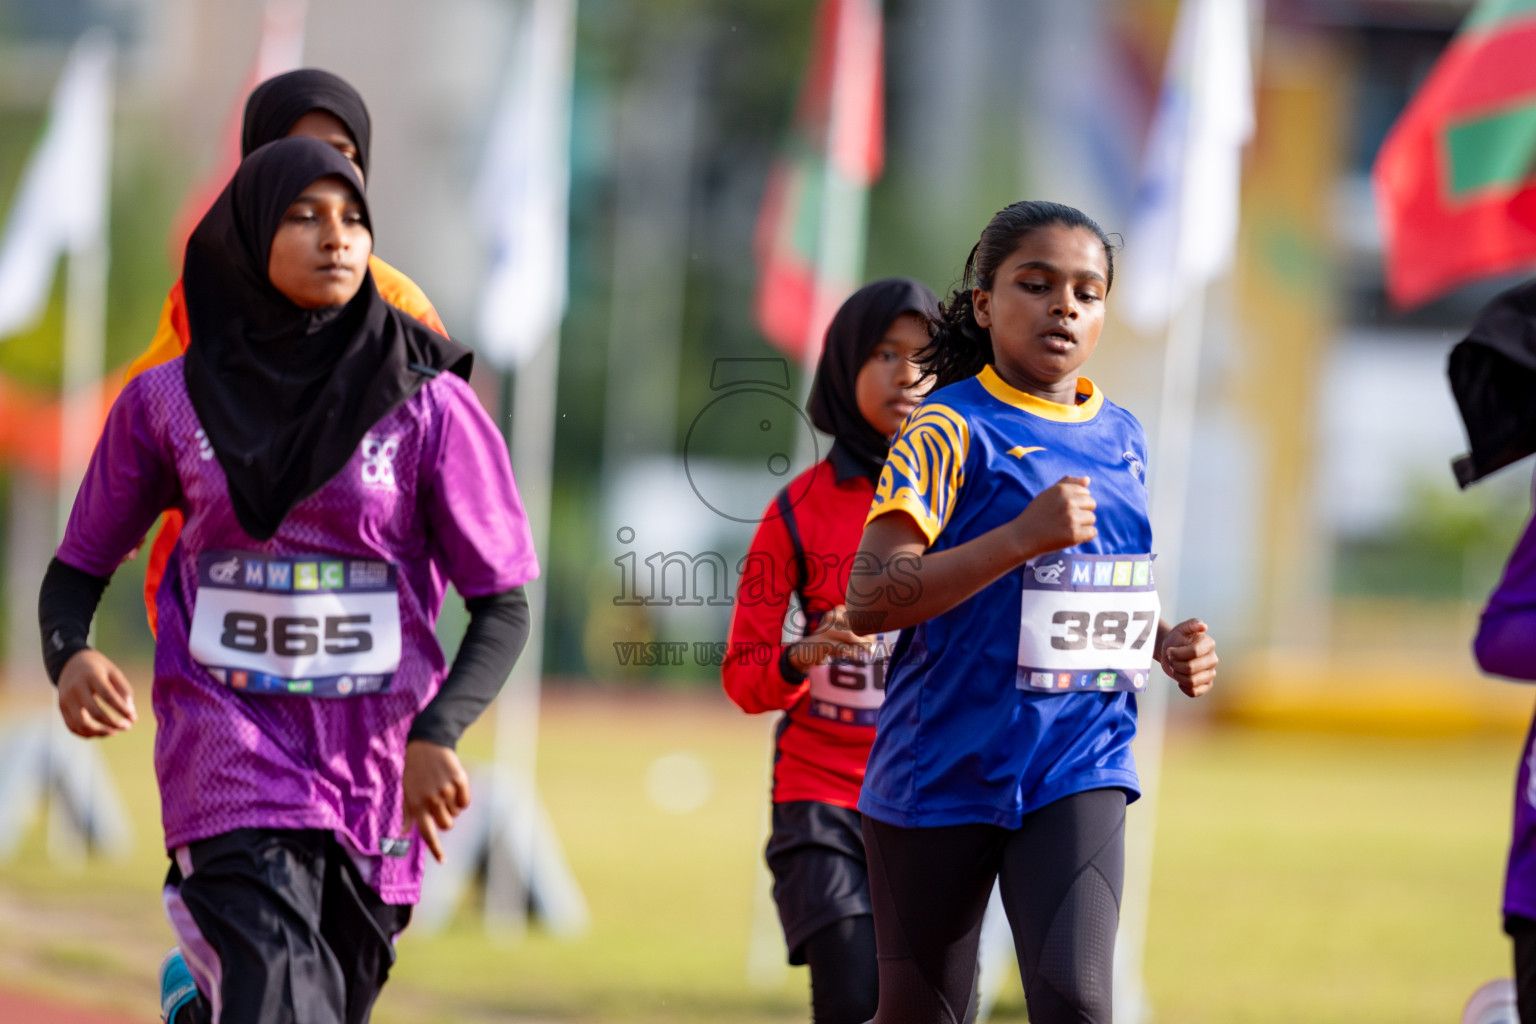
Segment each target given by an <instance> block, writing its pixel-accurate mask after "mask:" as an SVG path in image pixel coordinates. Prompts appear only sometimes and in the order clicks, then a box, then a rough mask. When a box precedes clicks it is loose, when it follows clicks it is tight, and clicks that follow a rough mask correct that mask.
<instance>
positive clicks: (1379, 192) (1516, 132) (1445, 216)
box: [1372, 0, 1536, 307]
mask: <svg viewBox="0 0 1536 1024" xmlns="http://www.w3.org/2000/svg"><path fill="white" fill-rule="evenodd" d="M1372 178H1373V180H1374V183H1375V188H1376V201H1377V208H1378V210H1379V211H1380V215H1381V222H1382V229H1383V232H1384V234H1385V241H1386V272H1387V292H1388V294H1389V295H1390V296H1391V298H1392V301H1393V302H1394V303H1395V304H1396V305H1398V306H1399V307H1411V306H1416V305H1419V304H1422V303H1424V302H1428V301H1429V300H1431V299H1433V298H1435V297H1437V296H1439V295H1441V294H1443V293H1445V292H1447V291H1449V290H1450V289H1452V288H1455V287H1456V286H1458V285H1461V284H1465V283H1467V282H1469V281H1473V280H1476V279H1478V278H1483V277H1490V276H1495V275H1499V274H1506V273H1511V272H1514V271H1519V270H1523V269H1526V268H1529V267H1531V266H1533V265H1536V0H1481V2H1480V3H1478V4H1477V6H1476V7H1474V8H1473V9H1472V11H1471V13H1470V14H1468V15H1467V19H1466V21H1465V22H1464V23H1463V24H1462V26H1461V29H1460V31H1458V32H1457V34H1456V37H1455V38H1454V39H1452V40H1451V43H1450V45H1449V46H1448V47H1447V48H1446V51H1445V53H1444V54H1442V55H1441V57H1440V60H1439V61H1438V62H1437V63H1436V64H1435V66H1434V68H1433V69H1432V70H1431V71H1430V73H1429V77H1428V78H1427V79H1425V81H1424V85H1423V86H1422V87H1421V88H1420V89H1419V91H1418V93H1417V94H1416V95H1415V96H1414V97H1413V100H1412V101H1411V102H1410V103H1409V104H1408V108H1407V110H1405V111H1404V112H1403V114H1402V116H1401V117H1399V118H1398V120H1397V123H1396V124H1394V125H1393V126H1392V130H1391V131H1390V132H1389V133H1388V134H1387V138H1386V141H1385V142H1384V143H1382V147H1381V152H1380V153H1378V154H1377V157H1376V165H1375V167H1374V168H1373V170H1372Z"/></svg>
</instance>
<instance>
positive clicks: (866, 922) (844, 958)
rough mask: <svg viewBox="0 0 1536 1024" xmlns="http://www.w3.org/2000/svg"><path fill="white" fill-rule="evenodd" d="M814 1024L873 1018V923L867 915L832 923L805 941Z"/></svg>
mask: <svg viewBox="0 0 1536 1024" xmlns="http://www.w3.org/2000/svg"><path fill="white" fill-rule="evenodd" d="M805 962H806V964H807V965H808V966H809V967H810V969H811V1020H812V1021H813V1022H814V1024H864V1022H865V1021H867V1020H869V1018H871V1017H873V1016H874V1015H875V1001H876V1000H877V999H878V998H879V993H880V978H879V975H877V974H876V973H875V922H874V918H872V917H870V916H869V915H868V914H859V915H857V916H856V917H845V918H843V919H842V920H841V921H834V922H833V923H832V924H829V925H827V926H826V927H825V928H823V929H821V931H819V932H817V933H816V934H814V935H812V936H811V937H810V938H808V939H806V940H805Z"/></svg>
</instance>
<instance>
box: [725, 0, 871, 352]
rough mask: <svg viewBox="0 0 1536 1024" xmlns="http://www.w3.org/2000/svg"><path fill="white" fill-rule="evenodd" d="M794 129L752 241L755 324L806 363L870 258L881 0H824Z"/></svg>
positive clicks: (772, 176) (765, 197)
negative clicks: (867, 239)
mask: <svg viewBox="0 0 1536 1024" xmlns="http://www.w3.org/2000/svg"><path fill="white" fill-rule="evenodd" d="M815 33H816V34H815V37H814V39H813V41H812V44H811V62H810V67H809V69H808V71H807V73H806V77H805V81H804V83H803V84H802V85H801V88H800V98H799V102H798V103H797V104H796V106H795V116H794V124H793V128H792V130H791V132H790V137H789V140H788V142H787V143H786V145H785V148H784V152H783V153H782V154H781V155H780V157H779V159H778V161H777V162H776V163H775V165H774V167H773V169H772V170H771V171H770V172H769V175H768V187H767V189H766V191H765V192H764V195H763V205H762V208H761V210H760V211H759V213H758V219H757V232H756V238H755V243H754V247H755V250H756V254H757V262H758V268H759V272H760V276H759V279H758V285H757V296H756V300H755V303H754V305H755V309H756V315H757V325H758V329H759V330H761V331H762V332H763V334H764V335H765V336H766V337H767V338H768V340H769V341H770V342H772V343H773V345H774V346H775V347H776V348H778V349H780V350H781V351H782V352H784V353H785V354H786V355H789V356H792V357H793V358H795V359H796V360H798V361H800V362H802V363H804V362H806V361H807V360H808V353H809V350H810V349H811V348H812V346H818V348H817V351H819V345H820V338H821V336H822V334H824V333H825V331H826V326H827V324H828V323H829V322H830V321H831V319H832V314H833V313H835V312H836V310H837V306H838V304H839V303H841V302H842V300H843V298H844V297H846V296H847V294H848V293H849V292H851V291H852V290H853V289H854V287H855V286H856V285H857V284H858V277H859V274H860V273H861V272H862V269H863V262H864V224H865V219H866V216H865V211H866V208H867V198H866V190H867V189H868V187H869V186H870V184H872V183H873V182H874V181H875V179H876V178H878V177H879V176H880V171H881V168H882V167H883V166H884V162H885V132H884V124H885V100H884V92H885V83H884V75H883V71H882V65H883V63H884V57H883V53H882V30H881V17H880V5H879V2H878V0H822V3H821V6H820V8H819V9H818V10H817V13H816V28H815Z"/></svg>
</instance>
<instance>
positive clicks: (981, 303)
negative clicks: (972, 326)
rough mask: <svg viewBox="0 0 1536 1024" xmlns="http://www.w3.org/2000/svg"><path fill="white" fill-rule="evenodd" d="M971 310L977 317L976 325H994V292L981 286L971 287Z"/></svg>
mask: <svg viewBox="0 0 1536 1024" xmlns="http://www.w3.org/2000/svg"><path fill="white" fill-rule="evenodd" d="M971 311H972V313H973V314H974V315H975V317H976V326H977V327H984V328H989V329H990V328H991V326H992V293H991V292H988V291H983V290H982V289H980V288H972V289H971Z"/></svg>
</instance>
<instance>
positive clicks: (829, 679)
mask: <svg viewBox="0 0 1536 1024" xmlns="http://www.w3.org/2000/svg"><path fill="white" fill-rule="evenodd" d="M787 495H804V497H802V498H801V499H800V500H799V501H798V502H794V503H793V504H792V505H791V504H790V503H789V501H788V500H786V498H785V496H787ZM874 495H875V486H874V483H873V481H872V480H871V479H870V478H869V477H868V476H866V475H865V473H864V470H863V468H862V467H860V466H859V465H858V463H857V461H856V460H854V459H853V458H851V457H850V456H849V455H848V454H847V453H845V452H844V451H842V450H841V449H839V448H838V447H837V446H835V445H834V446H833V448H832V452H831V453H830V454H829V455H828V457H827V458H826V459H825V460H823V461H822V462H818V463H817V464H816V465H814V466H812V467H811V468H810V469H808V470H806V471H805V472H804V473H802V474H801V475H800V476H798V477H796V478H795V479H794V481H792V482H791V483H790V484H789V486H788V487H786V488H785V489H784V491H783V492H782V494H781V496H780V498H778V499H776V500H775V503H774V504H773V505H770V506H769V507H768V509H767V511H766V512H765V513H764V516H763V521H762V524H761V525H760V526H758V528H757V533H756V535H755V536H754V537H753V538H752V547H751V550H750V551H749V552H748V553H747V558H746V562H745V571H744V572H743V573H742V576H741V585H740V587H739V588H738V590H737V593H736V608H735V611H734V613H733V615H732V617H731V636H730V643H729V644H728V645H727V647H726V656H725V663H724V667H723V668H722V669H721V675H722V677H723V681H724V683H725V692H726V693H727V694H728V695H729V696H730V698H731V700H733V701H735V702H736V704H737V705H739V706H740V707H741V709H742V710H743V711H746V712H748V713H749V714H759V713H761V712H764V711H783V712H784V713H785V714H784V717H783V718H782V719H781V720H780V721H779V727H778V732H777V734H776V736H775V742H774V766H773V802H774V803H787V802H789V801H791V800H819V801H821V802H823V803H829V804H835V805H837V806H838V807H848V808H854V807H857V805H858V800H859V787H860V786H861V785H863V782H864V763H865V761H866V760H868V758H869V747H870V744H871V743H873V742H874V739H875V727H874V717H875V709H876V708H878V706H879V699H880V697H882V696H883V695H884V682H885V681H884V665H883V664H882V663H879V662H876V663H874V664H872V665H870V666H853V665H850V664H849V663H834V664H833V665H832V666H830V667H822V668H821V669H820V671H818V670H816V669H813V670H812V673H811V676H809V677H807V676H801V675H800V673H798V672H796V671H795V669H794V667H793V666H792V665H791V664H789V661H788V659H787V658H786V657H785V648H786V646H787V645H786V644H785V643H784V636H785V616H786V614H787V613H788V611H789V606H790V596H791V594H794V593H796V592H798V593H799V594H800V595H801V601H802V604H803V607H804V611H805V613H806V614H805V621H802V622H795V623H792V624H791V627H792V628H791V632H792V633H793V634H795V636H796V637H798V636H800V635H804V634H805V633H808V632H811V631H812V630H813V629H814V628H815V626H816V624H817V622H819V620H820V619H821V617H822V616H823V615H825V614H826V613H827V612H828V611H830V610H831V609H832V608H834V607H836V606H837V605H840V604H842V603H843V594H844V592H845V591H846V589H847V584H848V572H849V569H850V567H851V566H852V563H853V556H854V553H855V552H856V551H858V549H859V540H860V538H862V536H863V534H864V518H865V516H867V515H868V514H869V506H870V502H871V501H872V500H873V499H874ZM786 507H787V513H786ZM797 537H798V541H799V543H798V544H797V543H796V538H797ZM889 639H890V640H894V637H891V638H889ZM883 646H885V647H886V648H887V650H886V651H885V652H884V653H887V654H888V653H889V651H888V647H889V645H888V644H887V645H883ZM813 683H815V684H817V687H816V688H817V689H818V690H820V691H821V692H813ZM829 683H830V686H831V687H832V690H831V691H830V694H829V693H828V692H826V691H825V690H823V689H822V688H824V687H826V686H827V685H828V684H829ZM829 696H830V699H823V698H826V697H829Z"/></svg>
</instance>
